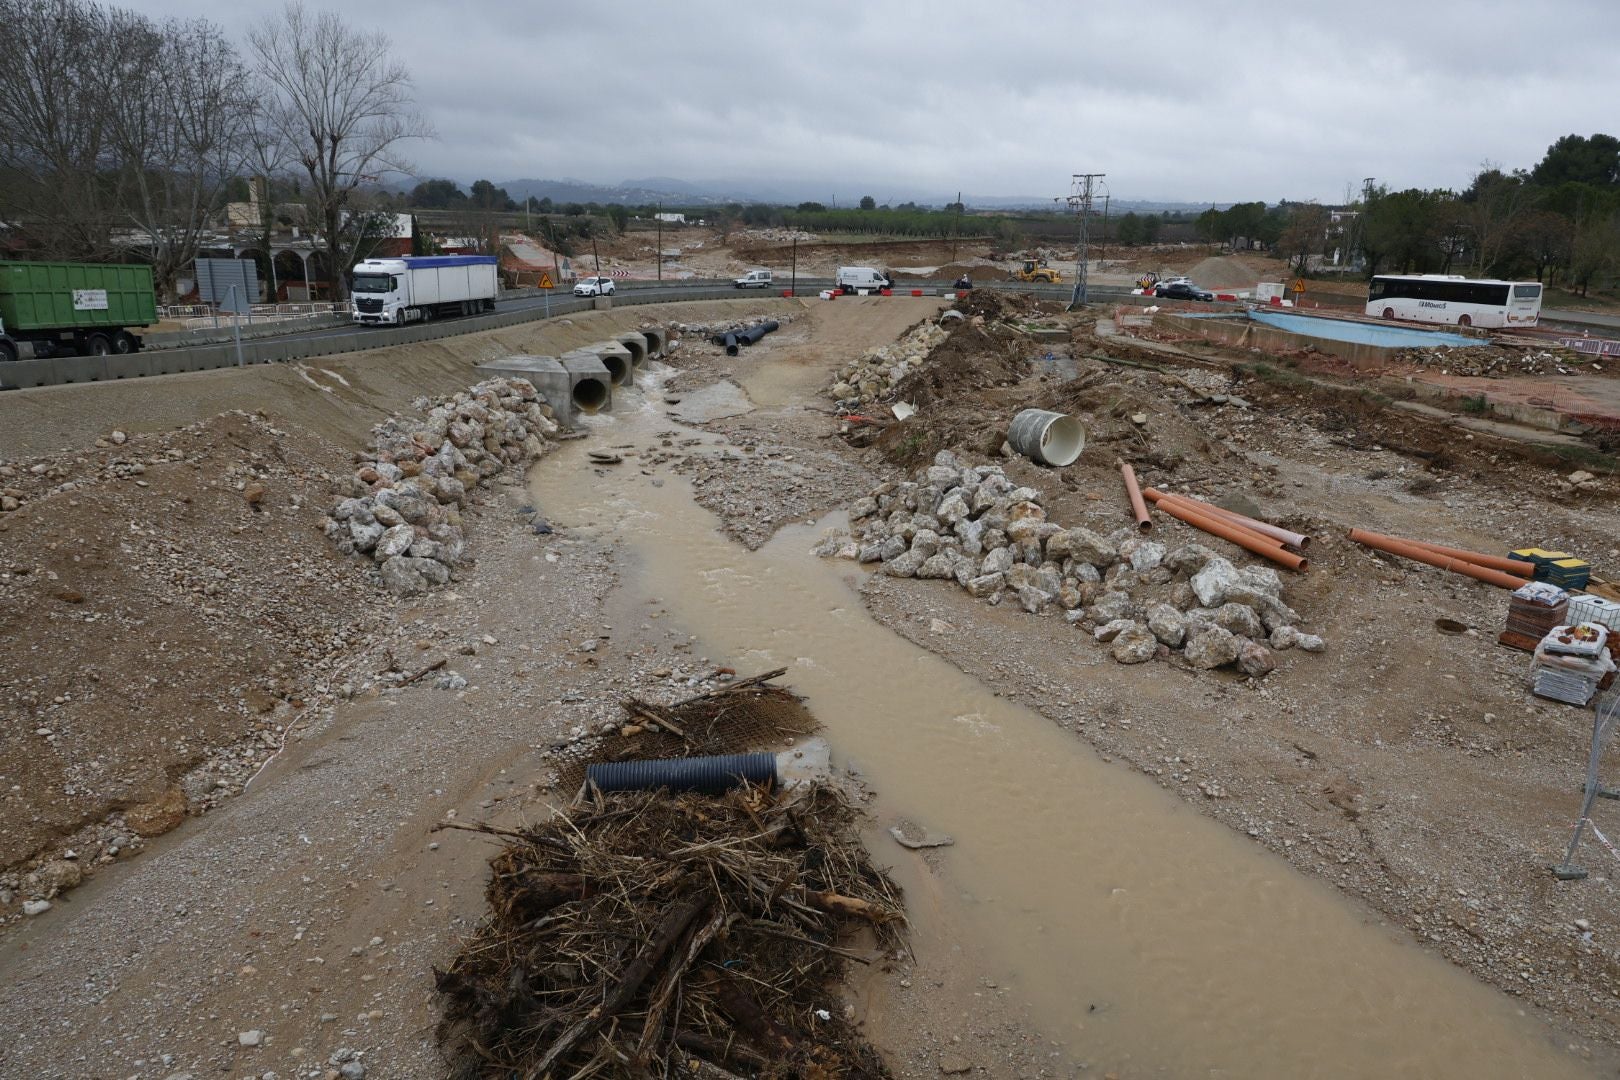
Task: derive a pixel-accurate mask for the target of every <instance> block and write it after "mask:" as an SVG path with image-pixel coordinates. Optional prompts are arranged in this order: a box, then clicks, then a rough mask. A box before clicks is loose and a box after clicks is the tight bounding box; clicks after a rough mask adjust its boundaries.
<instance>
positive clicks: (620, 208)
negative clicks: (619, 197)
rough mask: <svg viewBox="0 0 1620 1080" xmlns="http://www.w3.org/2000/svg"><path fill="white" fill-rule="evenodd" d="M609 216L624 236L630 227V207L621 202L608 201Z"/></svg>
mask: <svg viewBox="0 0 1620 1080" xmlns="http://www.w3.org/2000/svg"><path fill="white" fill-rule="evenodd" d="M607 216H608V220H610V221H612V222H613V227H614V228H615V229H617V230H618V232H619V235H620V236H623V235H624V231H625V230H626V229H628V228H629V227H630V211H629V209H627V208H626V207H625V206H624V205H623V204H621V203H608V205H607Z"/></svg>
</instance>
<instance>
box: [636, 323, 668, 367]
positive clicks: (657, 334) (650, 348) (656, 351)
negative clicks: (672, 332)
mask: <svg viewBox="0 0 1620 1080" xmlns="http://www.w3.org/2000/svg"><path fill="white" fill-rule="evenodd" d="M641 336H642V337H644V338H646V339H647V359H649V360H657V359H658V358H659V357H661V356H663V355H664V341H665V334H664V331H662V330H658V329H652V330H643V331H642V332H641Z"/></svg>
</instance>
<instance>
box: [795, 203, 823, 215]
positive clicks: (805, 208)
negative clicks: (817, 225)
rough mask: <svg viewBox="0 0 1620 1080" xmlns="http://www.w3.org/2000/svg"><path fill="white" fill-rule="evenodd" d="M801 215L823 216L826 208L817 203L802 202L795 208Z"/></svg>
mask: <svg viewBox="0 0 1620 1080" xmlns="http://www.w3.org/2000/svg"><path fill="white" fill-rule="evenodd" d="M797 209H798V211H799V213H801V214H823V213H826V211H827V208H826V207H825V206H823V205H822V204H821V203H818V202H802V203H800V204H799V205H798V207H797Z"/></svg>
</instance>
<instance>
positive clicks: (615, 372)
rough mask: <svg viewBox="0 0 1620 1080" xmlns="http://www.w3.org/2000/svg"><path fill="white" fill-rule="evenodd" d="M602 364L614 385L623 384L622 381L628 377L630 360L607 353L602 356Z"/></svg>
mask: <svg viewBox="0 0 1620 1080" xmlns="http://www.w3.org/2000/svg"><path fill="white" fill-rule="evenodd" d="M602 366H603V367H605V368H607V370H608V377H609V378H611V379H612V380H613V385H614V386H623V385H624V381H625V380H626V379H628V378H629V377H630V362H629V361H627V360H626V359H625V358H624V357H622V356H616V355H614V354H613V353H608V354H606V355H604V356H603V357H602Z"/></svg>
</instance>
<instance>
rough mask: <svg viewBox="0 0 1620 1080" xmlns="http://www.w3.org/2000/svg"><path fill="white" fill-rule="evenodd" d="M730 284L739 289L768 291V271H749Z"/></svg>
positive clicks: (769, 285) (769, 282)
mask: <svg viewBox="0 0 1620 1080" xmlns="http://www.w3.org/2000/svg"><path fill="white" fill-rule="evenodd" d="M732 284H734V285H736V286H737V288H739V289H768V288H770V287H771V272H770V271H769V270H750V271H748V273H746V274H744V275H743V276H742V277H740V278H738V279H737V280H736V281H734V282H733V283H732Z"/></svg>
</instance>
